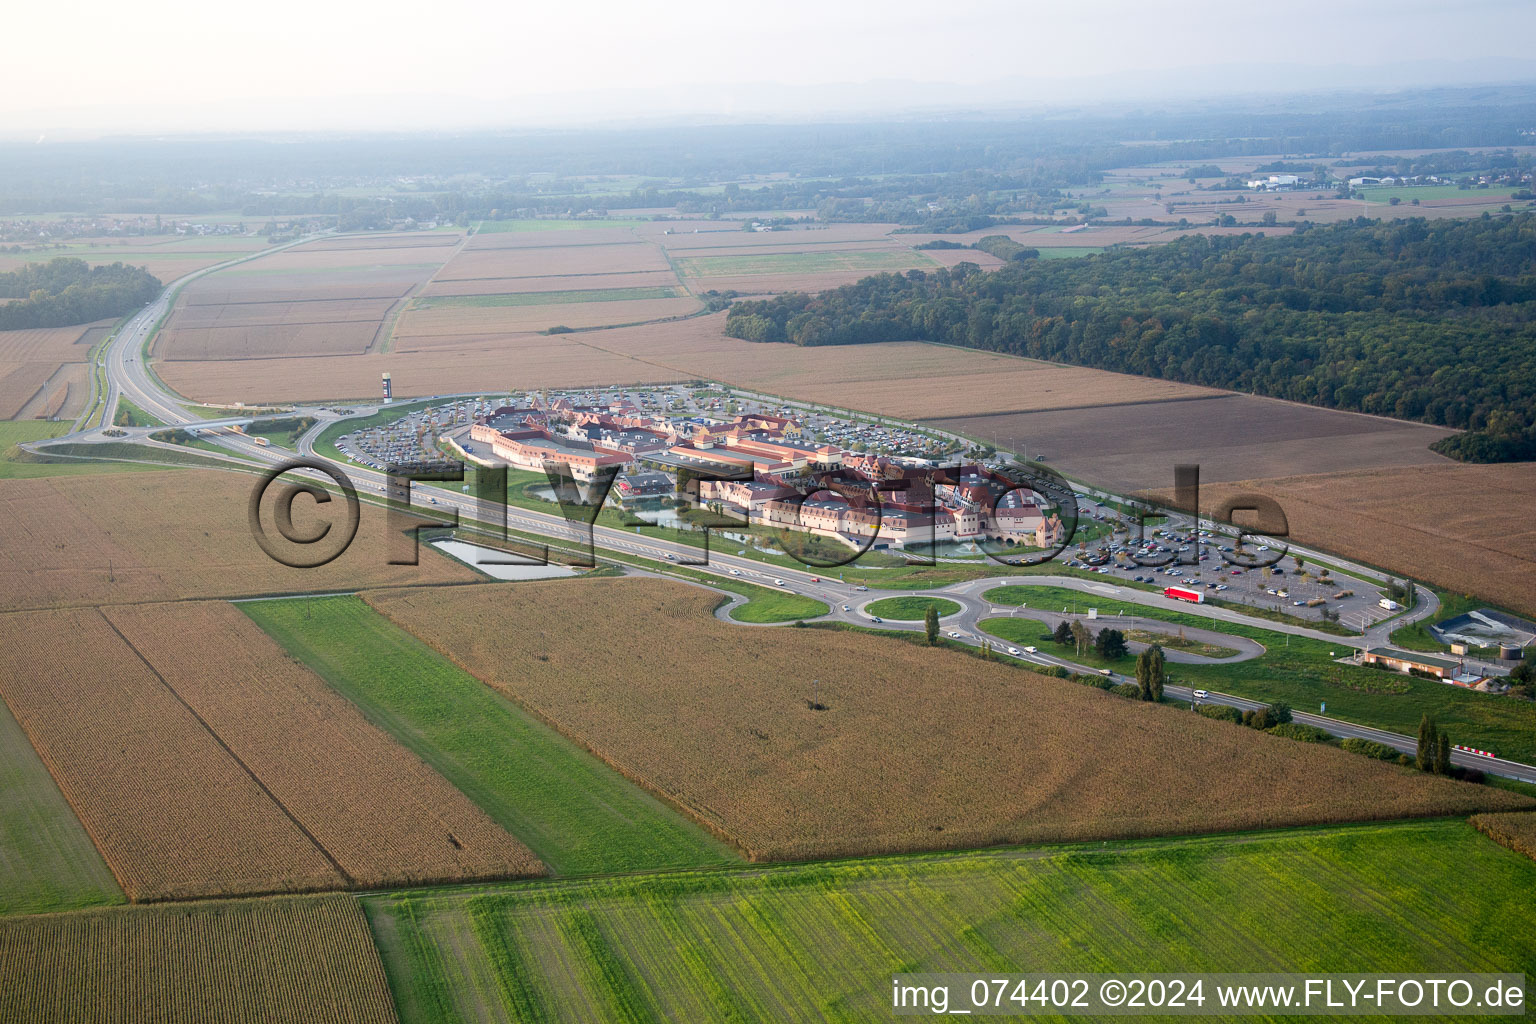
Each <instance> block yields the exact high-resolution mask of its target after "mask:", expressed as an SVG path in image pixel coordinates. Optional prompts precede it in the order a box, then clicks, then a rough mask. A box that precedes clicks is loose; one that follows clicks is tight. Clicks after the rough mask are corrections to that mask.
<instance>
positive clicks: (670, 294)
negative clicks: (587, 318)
mask: <svg viewBox="0 0 1536 1024" xmlns="http://www.w3.org/2000/svg"><path fill="white" fill-rule="evenodd" d="M682 294H683V290H682V289H681V288H679V287H678V286H677V285H661V286H659V287H649V288H648V287H638V286H630V287H627V288H626V287H617V288H578V289H571V290H566V291H549V292H539V291H521V292H509V293H506V294H496V293H479V294H473V295H440V296H433V297H421V298H417V299H415V300H414V301H413V302H412V303H411V308H413V309H417V310H427V309H460V308H470V309H494V308H499V307H505V306H565V305H574V304H579V303H586V302H635V301H639V300H641V299H675V298H678V297H679V296H681V295H682Z"/></svg>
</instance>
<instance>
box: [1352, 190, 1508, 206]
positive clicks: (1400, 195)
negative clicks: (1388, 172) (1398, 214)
mask: <svg viewBox="0 0 1536 1024" xmlns="http://www.w3.org/2000/svg"><path fill="white" fill-rule="evenodd" d="M1510 191H1511V190H1510V189H1509V188H1458V187H1457V186H1455V185H1395V186H1387V187H1384V188H1362V189H1360V194H1361V195H1362V196H1364V197H1365V199H1366V201H1368V202H1372V203H1386V202H1390V201H1391V200H1393V199H1401V200H1402V201H1403V203H1404V205H1407V204H1408V203H1411V202H1412V201H1413V200H1415V199H1419V200H1430V199H1486V200H1487V201H1488V202H1489V203H1507V202H1508V201H1509V194H1510Z"/></svg>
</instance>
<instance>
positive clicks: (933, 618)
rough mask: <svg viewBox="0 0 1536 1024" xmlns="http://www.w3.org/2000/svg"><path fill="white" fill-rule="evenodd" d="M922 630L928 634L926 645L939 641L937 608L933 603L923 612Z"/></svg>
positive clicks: (930, 645)
mask: <svg viewBox="0 0 1536 1024" xmlns="http://www.w3.org/2000/svg"><path fill="white" fill-rule="evenodd" d="M923 632H924V633H926V634H927V636H928V646H929V647H932V646H933V645H934V644H936V643H938V642H939V610H938V609H937V608H935V607H934V606H933V605H929V606H928V610H927V611H925V612H923Z"/></svg>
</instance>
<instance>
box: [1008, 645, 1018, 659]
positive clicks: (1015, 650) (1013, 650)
mask: <svg viewBox="0 0 1536 1024" xmlns="http://www.w3.org/2000/svg"><path fill="white" fill-rule="evenodd" d="M1008 653H1009V654H1011V655H1013V656H1014V657H1018V656H1019V649H1018V648H1017V647H1010V648H1008Z"/></svg>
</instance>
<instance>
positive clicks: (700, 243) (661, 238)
mask: <svg viewBox="0 0 1536 1024" xmlns="http://www.w3.org/2000/svg"><path fill="white" fill-rule="evenodd" d="M894 227H896V225H895V224H829V225H826V226H821V225H817V226H808V227H795V228H791V229H789V230H787V231H756V232H747V231H742V230H741V229H740V228H730V229H726V230H721V229H720V227H719V225H711V224H710V223H709V222H708V221H706V222H703V223H700V222H698V221H686V220H685V221H663V222H658V223H653V224H647V225H645V226H644V227H642V228H640V229H639V233H640V234H642V235H647V236H651V237H654V238H655V240H656V241H658V242H660V243H661V244H662V245H665V246H666V247H667V248H668V249H669V250H672V251H674V252H684V251H687V250H691V249H709V248H713V247H716V246H721V245H732V246H753V247H756V246H768V247H777V246H796V247H799V248H802V249H807V248H812V247H816V246H823V245H830V244H832V243H835V242H877V241H883V240H886V239H888V238H889V237H890V232H891V229H892V228H894ZM667 230H670V231H671V232H672V234H670V235H664V234H662V232H663V231H667ZM900 237H901V238H902V241H903V243H905V240H906V237H907V236H905V235H903V236H900Z"/></svg>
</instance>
